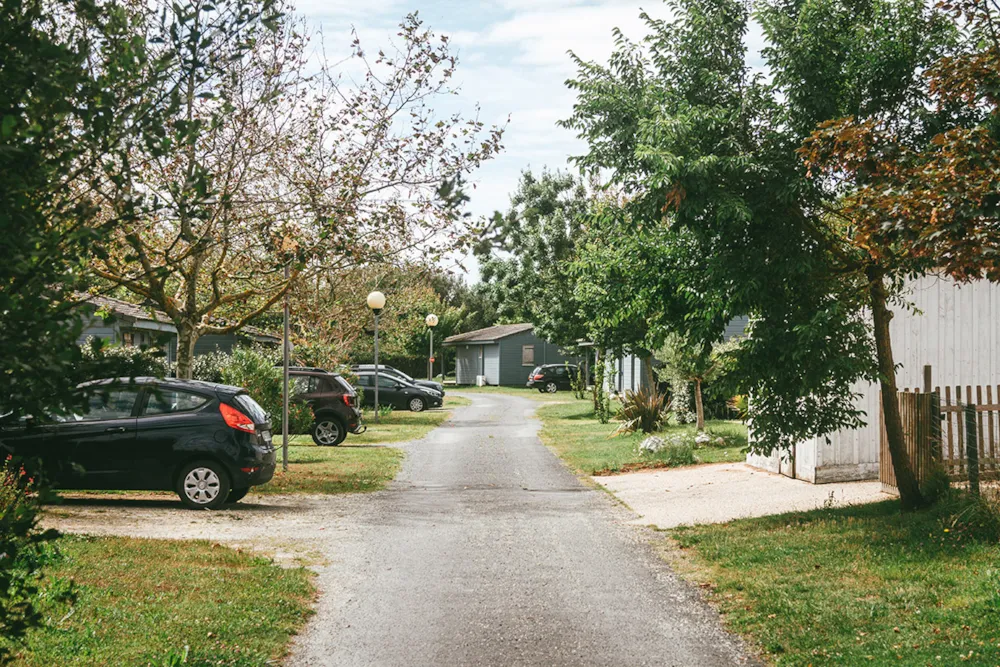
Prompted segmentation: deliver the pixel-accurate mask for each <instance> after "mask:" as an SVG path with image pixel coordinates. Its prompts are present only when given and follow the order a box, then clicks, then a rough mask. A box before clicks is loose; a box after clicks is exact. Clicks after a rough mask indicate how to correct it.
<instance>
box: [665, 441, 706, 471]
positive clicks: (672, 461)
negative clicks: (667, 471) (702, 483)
mask: <svg viewBox="0 0 1000 667" xmlns="http://www.w3.org/2000/svg"><path fill="white" fill-rule="evenodd" d="M656 457H657V458H659V459H661V460H663V461H664V462H666V463H667V464H668V465H671V466H689V465H694V464H695V463H697V462H698V459H697V458H695V455H694V447H692V446H691V445H689V444H687V443H672V442H671V443H667V445H666V446H665V447H664V448H663V449H661V450H660V451H659V452H658V453H657V454H656Z"/></svg>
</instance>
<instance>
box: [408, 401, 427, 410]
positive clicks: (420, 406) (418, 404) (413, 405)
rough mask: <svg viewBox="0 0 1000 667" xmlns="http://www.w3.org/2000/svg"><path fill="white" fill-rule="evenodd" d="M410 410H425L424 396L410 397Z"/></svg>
mask: <svg viewBox="0 0 1000 667" xmlns="http://www.w3.org/2000/svg"><path fill="white" fill-rule="evenodd" d="M410 410H411V411H412V412H423V410H424V399H422V398H411V399H410Z"/></svg>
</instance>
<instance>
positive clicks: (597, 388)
mask: <svg viewBox="0 0 1000 667" xmlns="http://www.w3.org/2000/svg"><path fill="white" fill-rule="evenodd" d="M603 391H604V368H603V367H602V366H601V350H600V349H599V348H597V347H595V348H594V390H593V392H592V393H593V398H594V412H597V411H598V410H599V409H600V408H601V393H602V392H603Z"/></svg>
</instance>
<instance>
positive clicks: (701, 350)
mask: <svg viewBox="0 0 1000 667" xmlns="http://www.w3.org/2000/svg"><path fill="white" fill-rule="evenodd" d="M738 345H739V343H738V342H736V341H735V340H731V341H727V342H725V343H716V344H715V345H705V344H704V343H700V342H692V341H691V340H689V339H686V338H684V337H682V336H679V335H677V334H671V335H668V336H667V338H666V341H665V342H664V344H663V347H662V348H660V350H659V351H658V352H657V353H656V358H657V359H658V360H659V361H660V362H661V363H662V367H661V368H660V369H659V371H658V372H659V374H660V377H661V378H662V379H664V380H669V381H680V382H686V383H690V384H693V385H694V405H695V414H696V415H697V421H696V422H695V423H696V424H697V429H698V430H699V431H704V430H705V407H704V403H703V402H702V387H703V386H704V385H705V384H706V383H708V382H714V381H716V380H718V379H720V378H721V376H722V375H723V374H725V373H726V372H727V371H729V370H731V369H732V361H731V355H732V354H733V352H734V351H735V349H736V348H737V347H738Z"/></svg>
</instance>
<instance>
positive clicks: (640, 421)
mask: <svg viewBox="0 0 1000 667" xmlns="http://www.w3.org/2000/svg"><path fill="white" fill-rule="evenodd" d="M669 408H670V401H668V400H667V395H666V394H664V393H662V392H660V391H659V390H658V389H656V388H655V387H645V388H643V389H640V390H639V391H626V392H625V398H624V399H623V400H622V406H621V408H620V409H619V410H618V414H617V415H616V418H617V419H618V421H619V422H620V423H619V424H618V428H616V429H615V430H614V433H612V435H621V434H623V433H634V432H635V431H642V432H643V433H654V432H656V431H659V430H660V429H661V428H662V427H663V426H664V425H666V423H667V410H668V409H669Z"/></svg>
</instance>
